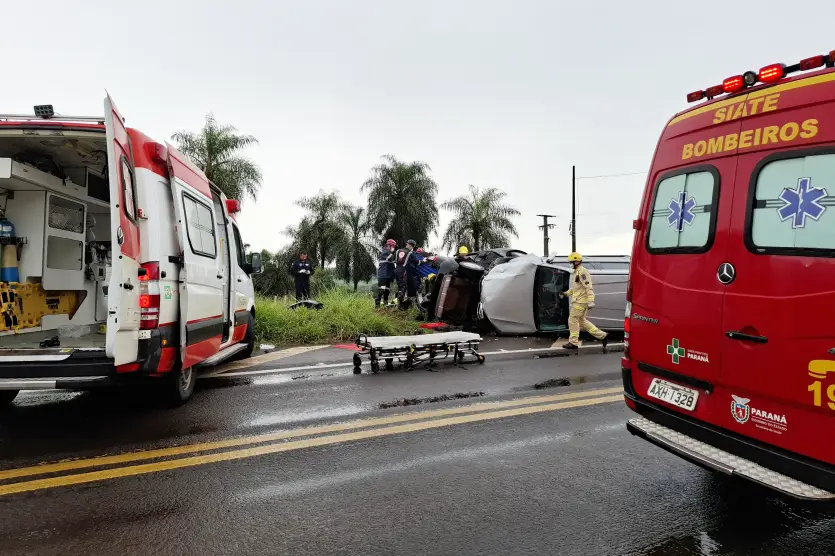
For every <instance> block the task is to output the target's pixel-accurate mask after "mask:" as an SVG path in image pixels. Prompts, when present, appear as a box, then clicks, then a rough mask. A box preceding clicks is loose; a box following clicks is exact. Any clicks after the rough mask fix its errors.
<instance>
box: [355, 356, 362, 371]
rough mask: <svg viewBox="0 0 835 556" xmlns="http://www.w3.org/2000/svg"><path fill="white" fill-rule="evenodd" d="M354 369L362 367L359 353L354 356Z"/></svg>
mask: <svg viewBox="0 0 835 556" xmlns="http://www.w3.org/2000/svg"><path fill="white" fill-rule="evenodd" d="M354 367H355V368H359V367H362V358H361V357H360V354H359V353H355V354H354Z"/></svg>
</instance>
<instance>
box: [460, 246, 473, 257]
mask: <svg viewBox="0 0 835 556" xmlns="http://www.w3.org/2000/svg"><path fill="white" fill-rule="evenodd" d="M458 254H459V255H469V254H470V250H469V249H467V246H466V245H462V246H461V247H459V248H458Z"/></svg>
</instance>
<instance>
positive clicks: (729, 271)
mask: <svg viewBox="0 0 835 556" xmlns="http://www.w3.org/2000/svg"><path fill="white" fill-rule="evenodd" d="M716 277H717V278H718V279H719V281H720V282H722V283H723V284H725V285H726V286H727V285H728V284H730V283H731V282H733V281H734V278H736V269H735V268H734V265H732V264H731V263H722V264H720V265H719V270H717V271H716Z"/></svg>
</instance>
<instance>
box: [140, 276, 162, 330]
mask: <svg viewBox="0 0 835 556" xmlns="http://www.w3.org/2000/svg"><path fill="white" fill-rule="evenodd" d="M142 270H144V271H145V272H144V273H141V272H140V276H139V329H140V330H153V329H155V328H157V327H158V326H159V306H160V304H159V299H160V295H159V263H156V262H152V263H144V264H143V265H142V268H141V269H140V271H142Z"/></svg>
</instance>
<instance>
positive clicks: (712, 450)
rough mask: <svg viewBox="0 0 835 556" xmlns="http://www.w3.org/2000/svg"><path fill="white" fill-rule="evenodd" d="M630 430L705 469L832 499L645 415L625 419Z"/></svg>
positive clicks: (806, 496) (807, 497) (807, 496)
mask: <svg viewBox="0 0 835 556" xmlns="http://www.w3.org/2000/svg"><path fill="white" fill-rule="evenodd" d="M626 428H627V430H628V431H629V432H631V433H632V434H634V435H636V436H639V437H641V438H643V439H645V440H647V441H649V442H652V443H653V444H655V445H657V446H659V447H661V448H664V449H665V450H667V451H669V452H672V453H674V454H676V455H677V456H680V457H682V458H684V459H687V460H689V461H692V462H693V463H696V464H698V465H702V466H704V467H707V468H709V469H713V470H715V471H719V472H720V473H725V474H727V475H734V476H737V477H742V478H744V479H748V480H750V481H754V482H755V483H759V484H761V485H764V486H767V487H770V488H772V489H774V490H777V491H779V492H782V493H784V494H787V495H789V496H792V497H795V498H800V499H804V500H817V501H832V500H835V494H833V493H832V492H828V491H826V490H823V489H820V488H818V487H815V486H812V485H809V484H806V483H804V482H801V481H798V480H797V479H792V478H791V477H788V476H786V475H783V474H782V473H778V472H776V471H773V470H771V469H768V468H766V467H763V466H762V465H759V464H757V463H754V462H752V461H750V460H747V459H744V458H741V457H739V456H735V455H733V454H731V453H730V452H726V451H724V450H720V449H719V448H716V447H714V446H711V445H710V444H707V443H705V442H701V441H699V440H696V439H694V438H691V437H689V436H687V435H685V434H682V433H680V432H677V431H674V430H673V429H670V428H667V427H665V426H663V425H659V424H658V423H655V422H653V421H650V420H649V419H647V418H645V417H636V418H635V419H631V420H630V421H628V422H627V423H626Z"/></svg>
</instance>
